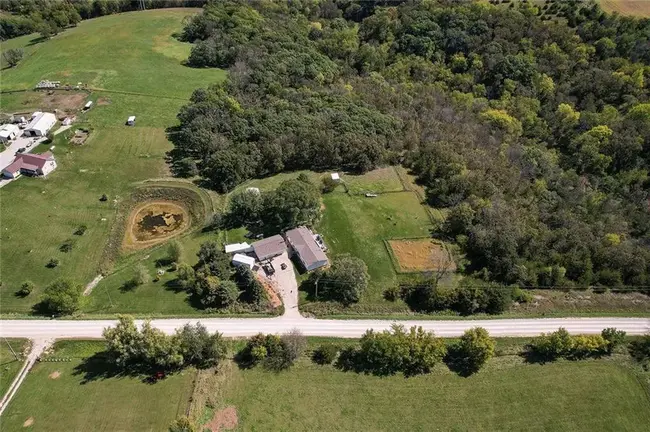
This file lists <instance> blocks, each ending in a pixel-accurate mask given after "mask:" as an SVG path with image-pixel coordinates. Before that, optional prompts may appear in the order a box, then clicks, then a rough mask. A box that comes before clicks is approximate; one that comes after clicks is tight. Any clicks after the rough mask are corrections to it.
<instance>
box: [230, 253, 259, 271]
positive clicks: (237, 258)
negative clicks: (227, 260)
mask: <svg viewBox="0 0 650 432" xmlns="http://www.w3.org/2000/svg"><path fill="white" fill-rule="evenodd" d="M232 262H233V263H236V264H246V265H247V266H249V267H250V268H253V266H254V265H255V258H253V257H249V256H248V255H242V254H235V255H233V257H232Z"/></svg>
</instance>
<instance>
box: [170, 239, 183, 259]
mask: <svg viewBox="0 0 650 432" xmlns="http://www.w3.org/2000/svg"><path fill="white" fill-rule="evenodd" d="M182 257H183V245H181V244H180V242H179V241H178V240H176V239H174V240H172V241H171V242H169V246H167V258H169V260H170V261H171V262H174V263H180V262H181V258H182Z"/></svg>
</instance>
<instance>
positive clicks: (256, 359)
mask: <svg viewBox="0 0 650 432" xmlns="http://www.w3.org/2000/svg"><path fill="white" fill-rule="evenodd" d="M305 345H306V340H304V336H303V335H302V334H301V333H300V332H299V331H297V330H294V331H291V332H289V333H287V334H285V335H283V336H282V337H280V336H278V335H272V334H268V335H265V334H262V333H259V334H257V335H255V336H253V337H252V338H250V339H249V340H248V342H247V343H246V346H245V347H244V348H242V350H241V351H240V352H239V353H238V354H237V357H236V358H237V361H238V362H239V364H240V365H242V366H243V367H254V366H256V365H258V364H261V365H262V366H264V368H265V369H268V370H273V371H281V370H284V369H288V368H289V367H291V366H292V365H293V363H294V362H295V360H296V359H297V358H298V357H299V356H300V354H301V353H302V350H303V349H304V346H305Z"/></svg>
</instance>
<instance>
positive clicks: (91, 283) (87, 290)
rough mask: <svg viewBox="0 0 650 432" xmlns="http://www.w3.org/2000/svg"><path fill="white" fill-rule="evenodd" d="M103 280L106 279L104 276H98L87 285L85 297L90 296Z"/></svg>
mask: <svg viewBox="0 0 650 432" xmlns="http://www.w3.org/2000/svg"><path fill="white" fill-rule="evenodd" d="M102 279H104V276H103V275H97V277H95V279H93V280H91V281H90V282H89V283H88V285H86V289H84V295H85V296H87V295H90V293H91V292H93V288H95V287H96V286H97V284H98V283H99V282H100V281H101V280H102Z"/></svg>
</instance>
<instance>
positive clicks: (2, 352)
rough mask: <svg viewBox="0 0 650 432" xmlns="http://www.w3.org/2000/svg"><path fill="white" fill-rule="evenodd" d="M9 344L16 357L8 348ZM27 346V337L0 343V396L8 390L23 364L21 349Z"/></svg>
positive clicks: (4, 339)
mask: <svg viewBox="0 0 650 432" xmlns="http://www.w3.org/2000/svg"><path fill="white" fill-rule="evenodd" d="M9 345H11V348H12V349H13V350H14V352H15V353H16V355H17V356H18V359H16V357H14V354H13V353H12V352H11V349H9ZM26 347H27V339H6V338H3V340H2V341H1V343H0V398H2V396H4V394H5V393H6V392H7V390H9V386H11V383H12V382H13V380H14V378H16V375H18V372H19V371H20V369H21V368H22V366H23V363H24V357H23V351H24V350H25V348H26Z"/></svg>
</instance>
